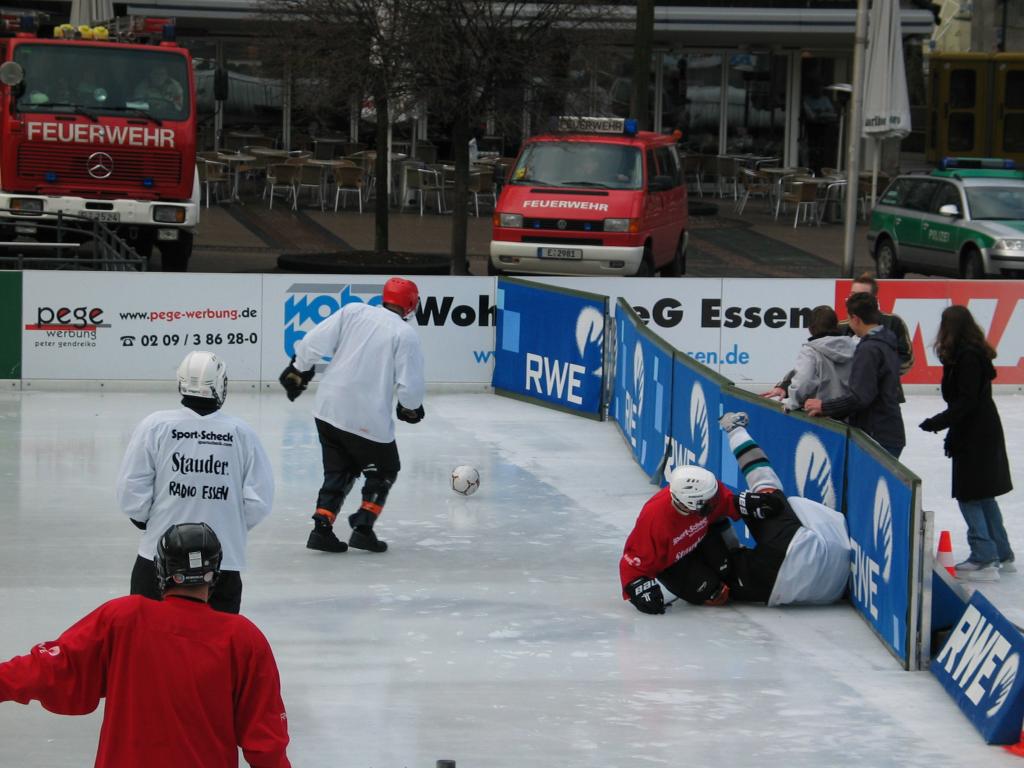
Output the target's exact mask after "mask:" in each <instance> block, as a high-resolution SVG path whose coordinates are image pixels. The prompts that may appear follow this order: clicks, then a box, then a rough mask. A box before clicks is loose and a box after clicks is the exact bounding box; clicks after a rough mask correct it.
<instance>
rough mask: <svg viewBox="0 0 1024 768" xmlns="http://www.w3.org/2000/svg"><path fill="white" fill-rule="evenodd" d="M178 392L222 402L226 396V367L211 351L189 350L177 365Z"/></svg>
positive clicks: (218, 403)
mask: <svg viewBox="0 0 1024 768" xmlns="http://www.w3.org/2000/svg"><path fill="white" fill-rule="evenodd" d="M178 392H179V393H181V394H182V395H191V396H192V397H205V398H207V399H212V400H215V401H216V402H217V405H223V404H224V398H226V397H227V396H228V369H227V366H226V365H224V361H223V360H221V359H220V358H219V357H217V356H216V355H215V354H213V352H205V351H196V352H189V353H188V354H187V355H185V359H184V360H182V361H181V365H179V366H178Z"/></svg>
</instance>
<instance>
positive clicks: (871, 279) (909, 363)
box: [839, 272, 914, 403]
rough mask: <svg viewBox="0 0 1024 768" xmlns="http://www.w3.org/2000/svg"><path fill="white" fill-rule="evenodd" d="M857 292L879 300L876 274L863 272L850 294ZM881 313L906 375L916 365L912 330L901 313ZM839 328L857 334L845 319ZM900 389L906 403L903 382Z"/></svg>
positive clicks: (903, 401)
mask: <svg viewBox="0 0 1024 768" xmlns="http://www.w3.org/2000/svg"><path fill="white" fill-rule="evenodd" d="M855 293H870V294H871V295H872V296H874V297H875V300H876V301H877V300H878V281H877V280H875V276H874V275H873V274H871V273H870V272H863V273H861V275H860V277H858V278H857V279H856V280H854V281H853V283H852V284H851V285H850V295H851V296H852V295H853V294H855ZM881 315H882V321H881V322H880V323H879V325H882V326H884V327H886V328H888V329H889V330H890V331H892V332H893V334H894V335H895V336H896V354H897V355H898V356H899V359H900V376H901V377H902V376H906V375H907V371H909V370H910V369H911V368H913V367H914V343H913V340H912V339H911V338H910V332H909V331H908V330H907V324H906V323H904V322H903V318H902V317H900V316H899V315H890V314H887V313H885V312H881ZM839 328H840V330H843V331H846V332H847V333H848V334H850V335H851V336H853V335H855V334H854V333H853V329H852V328H850V326H849V324H848V322H847V321H845V320H844V321H843V322H841V323H840V324H839ZM897 383H898V382H897ZM899 391H900V399H899V401H900V402H901V403H905V402H906V398H905V397H904V396H903V385H902V384H900V385H899Z"/></svg>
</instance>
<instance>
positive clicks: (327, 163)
mask: <svg viewBox="0 0 1024 768" xmlns="http://www.w3.org/2000/svg"><path fill="white" fill-rule="evenodd" d="M306 165H315V166H316V167H318V168H319V169H320V194H321V196H322V197H323V196H326V195H327V177H328V175H329V174H330V172H331V171H333V170H334V169H335V168H343V167H345V166H347V167H349V168H353V167H356V168H358V167H359V166H358V165H356V164H355V163H353V162H352V161H351V160H345V159H344V158H340V157H338V158H335V159H333V160H316V159H312V160H307V161H306ZM324 199H326V198H324Z"/></svg>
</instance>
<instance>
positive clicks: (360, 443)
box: [316, 419, 402, 525]
mask: <svg viewBox="0 0 1024 768" xmlns="http://www.w3.org/2000/svg"><path fill="white" fill-rule="evenodd" d="M316 431H317V433H318V434H319V436H320V451H321V454H322V455H323V463H324V483H323V485H322V486H321V487H320V493H319V494H318V495H317V499H316V506H317V508H318V509H325V510H327V511H328V512H331V513H333V514H335V515H336V514H338V512H339V511H340V510H341V505H342V504H343V503H344V501H345V497H346V496H347V495H348V492H349V491H350V490H352V486H353V484H354V483H355V481H356V479H357V478H358V477H359V476H360V475H364V476H365V477H366V482H364V483H363V491H362V494H363V501H364V502H367V503H370V504H373V505H375V506H376V507H377V508H378V513H379V508H380V507H383V506H384V502H385V500H386V499H387V495H388V491H389V490H390V488H391V485H392V484H393V483H394V482H395V478H397V477H398V472H399V470H400V469H401V468H402V464H401V462H400V461H399V458H398V444H397V443H396V442H395V441H394V440H392V441H391V442H390V443H377V442H374V441H373V440H367V439H366V438H365V437H360V436H359V435H354V434H352V433H351V432H345V431H344V430H341V429H338V428H337V427H335V426H333V425H332V424H328V423H327V422H326V421H321V420H320V419H316ZM366 515H367V516H368V519H366V520H362V519H360V520H359V522H358V524H360V525H373V522H374V520H375V519H376V514H371V513H369V512H368V513H366ZM353 525H355V523H353Z"/></svg>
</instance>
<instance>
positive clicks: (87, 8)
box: [69, 0, 114, 27]
mask: <svg viewBox="0 0 1024 768" xmlns="http://www.w3.org/2000/svg"><path fill="white" fill-rule="evenodd" d="M113 18H114V3H113V0H71V17H70V19H69V21H70V22H71V23H72V24H74V25H75V26H76V27H77V26H80V25H82V24H86V25H88V26H92V25H94V24H97V23H99V22H101V21H110V20H111V19H113Z"/></svg>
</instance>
